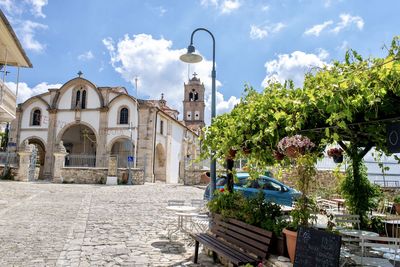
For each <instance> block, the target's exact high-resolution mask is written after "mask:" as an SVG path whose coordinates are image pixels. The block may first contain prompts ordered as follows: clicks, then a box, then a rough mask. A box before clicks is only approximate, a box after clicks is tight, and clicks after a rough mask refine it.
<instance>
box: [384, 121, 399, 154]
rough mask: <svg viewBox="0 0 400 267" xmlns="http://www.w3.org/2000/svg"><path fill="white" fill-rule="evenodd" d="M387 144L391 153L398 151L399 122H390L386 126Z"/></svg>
mask: <svg viewBox="0 0 400 267" xmlns="http://www.w3.org/2000/svg"><path fill="white" fill-rule="evenodd" d="M387 146H388V150H389V152H391V153H399V152H400V123H399V122H397V123H392V124H389V125H388V126H387Z"/></svg>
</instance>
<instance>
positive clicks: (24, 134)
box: [19, 130, 47, 147]
mask: <svg viewBox="0 0 400 267" xmlns="http://www.w3.org/2000/svg"><path fill="white" fill-rule="evenodd" d="M34 137H40V138H41V139H42V141H43V142H44V145H45V146H46V143H47V131H35V130H29V131H21V137H20V140H19V142H20V143H19V147H22V145H23V142H24V140H25V139H26V138H29V139H31V138H34Z"/></svg>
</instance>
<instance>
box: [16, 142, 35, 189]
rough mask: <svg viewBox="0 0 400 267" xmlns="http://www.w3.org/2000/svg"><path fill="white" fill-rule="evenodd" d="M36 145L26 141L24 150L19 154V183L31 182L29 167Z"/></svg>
mask: <svg viewBox="0 0 400 267" xmlns="http://www.w3.org/2000/svg"><path fill="white" fill-rule="evenodd" d="M34 147H35V146H34V145H30V144H29V140H25V142H24V145H23V147H22V149H21V150H20V151H19V152H18V155H19V170H18V176H17V180H18V181H23V182H28V181H29V165H30V163H31V155H32V151H33V149H34Z"/></svg>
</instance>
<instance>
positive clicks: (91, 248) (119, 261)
mask: <svg viewBox="0 0 400 267" xmlns="http://www.w3.org/2000/svg"><path fill="white" fill-rule="evenodd" d="M203 192H204V190H202V189H199V188H196V187H190V186H180V185H168V184H159V183H156V184H145V185H140V186H137V185H135V186H102V185H71V184H50V183H22V182H4V181H0V266H207V267H208V266H216V265H214V264H213V263H212V260H211V259H210V258H209V257H207V256H205V255H202V254H201V255H200V259H199V262H200V263H201V264H198V265H196V264H193V263H192V262H191V260H192V256H193V254H194V247H193V246H191V244H190V242H188V241H189V240H188V239H187V238H186V237H185V235H183V234H181V235H177V236H176V238H175V239H174V240H173V241H170V240H168V239H167V233H168V229H171V228H173V227H174V226H175V225H176V223H177V219H176V217H175V215H174V213H173V212H170V211H168V210H166V209H165V207H166V203H167V201H168V199H182V200H185V201H187V202H188V203H189V201H190V199H194V198H202V195H203Z"/></svg>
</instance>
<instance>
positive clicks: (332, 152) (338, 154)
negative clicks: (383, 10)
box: [327, 147, 343, 163]
mask: <svg viewBox="0 0 400 267" xmlns="http://www.w3.org/2000/svg"><path fill="white" fill-rule="evenodd" d="M327 154H328V157H330V158H333V161H334V162H335V163H342V162H343V149H341V148H340V147H332V148H330V149H328V151H327Z"/></svg>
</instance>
